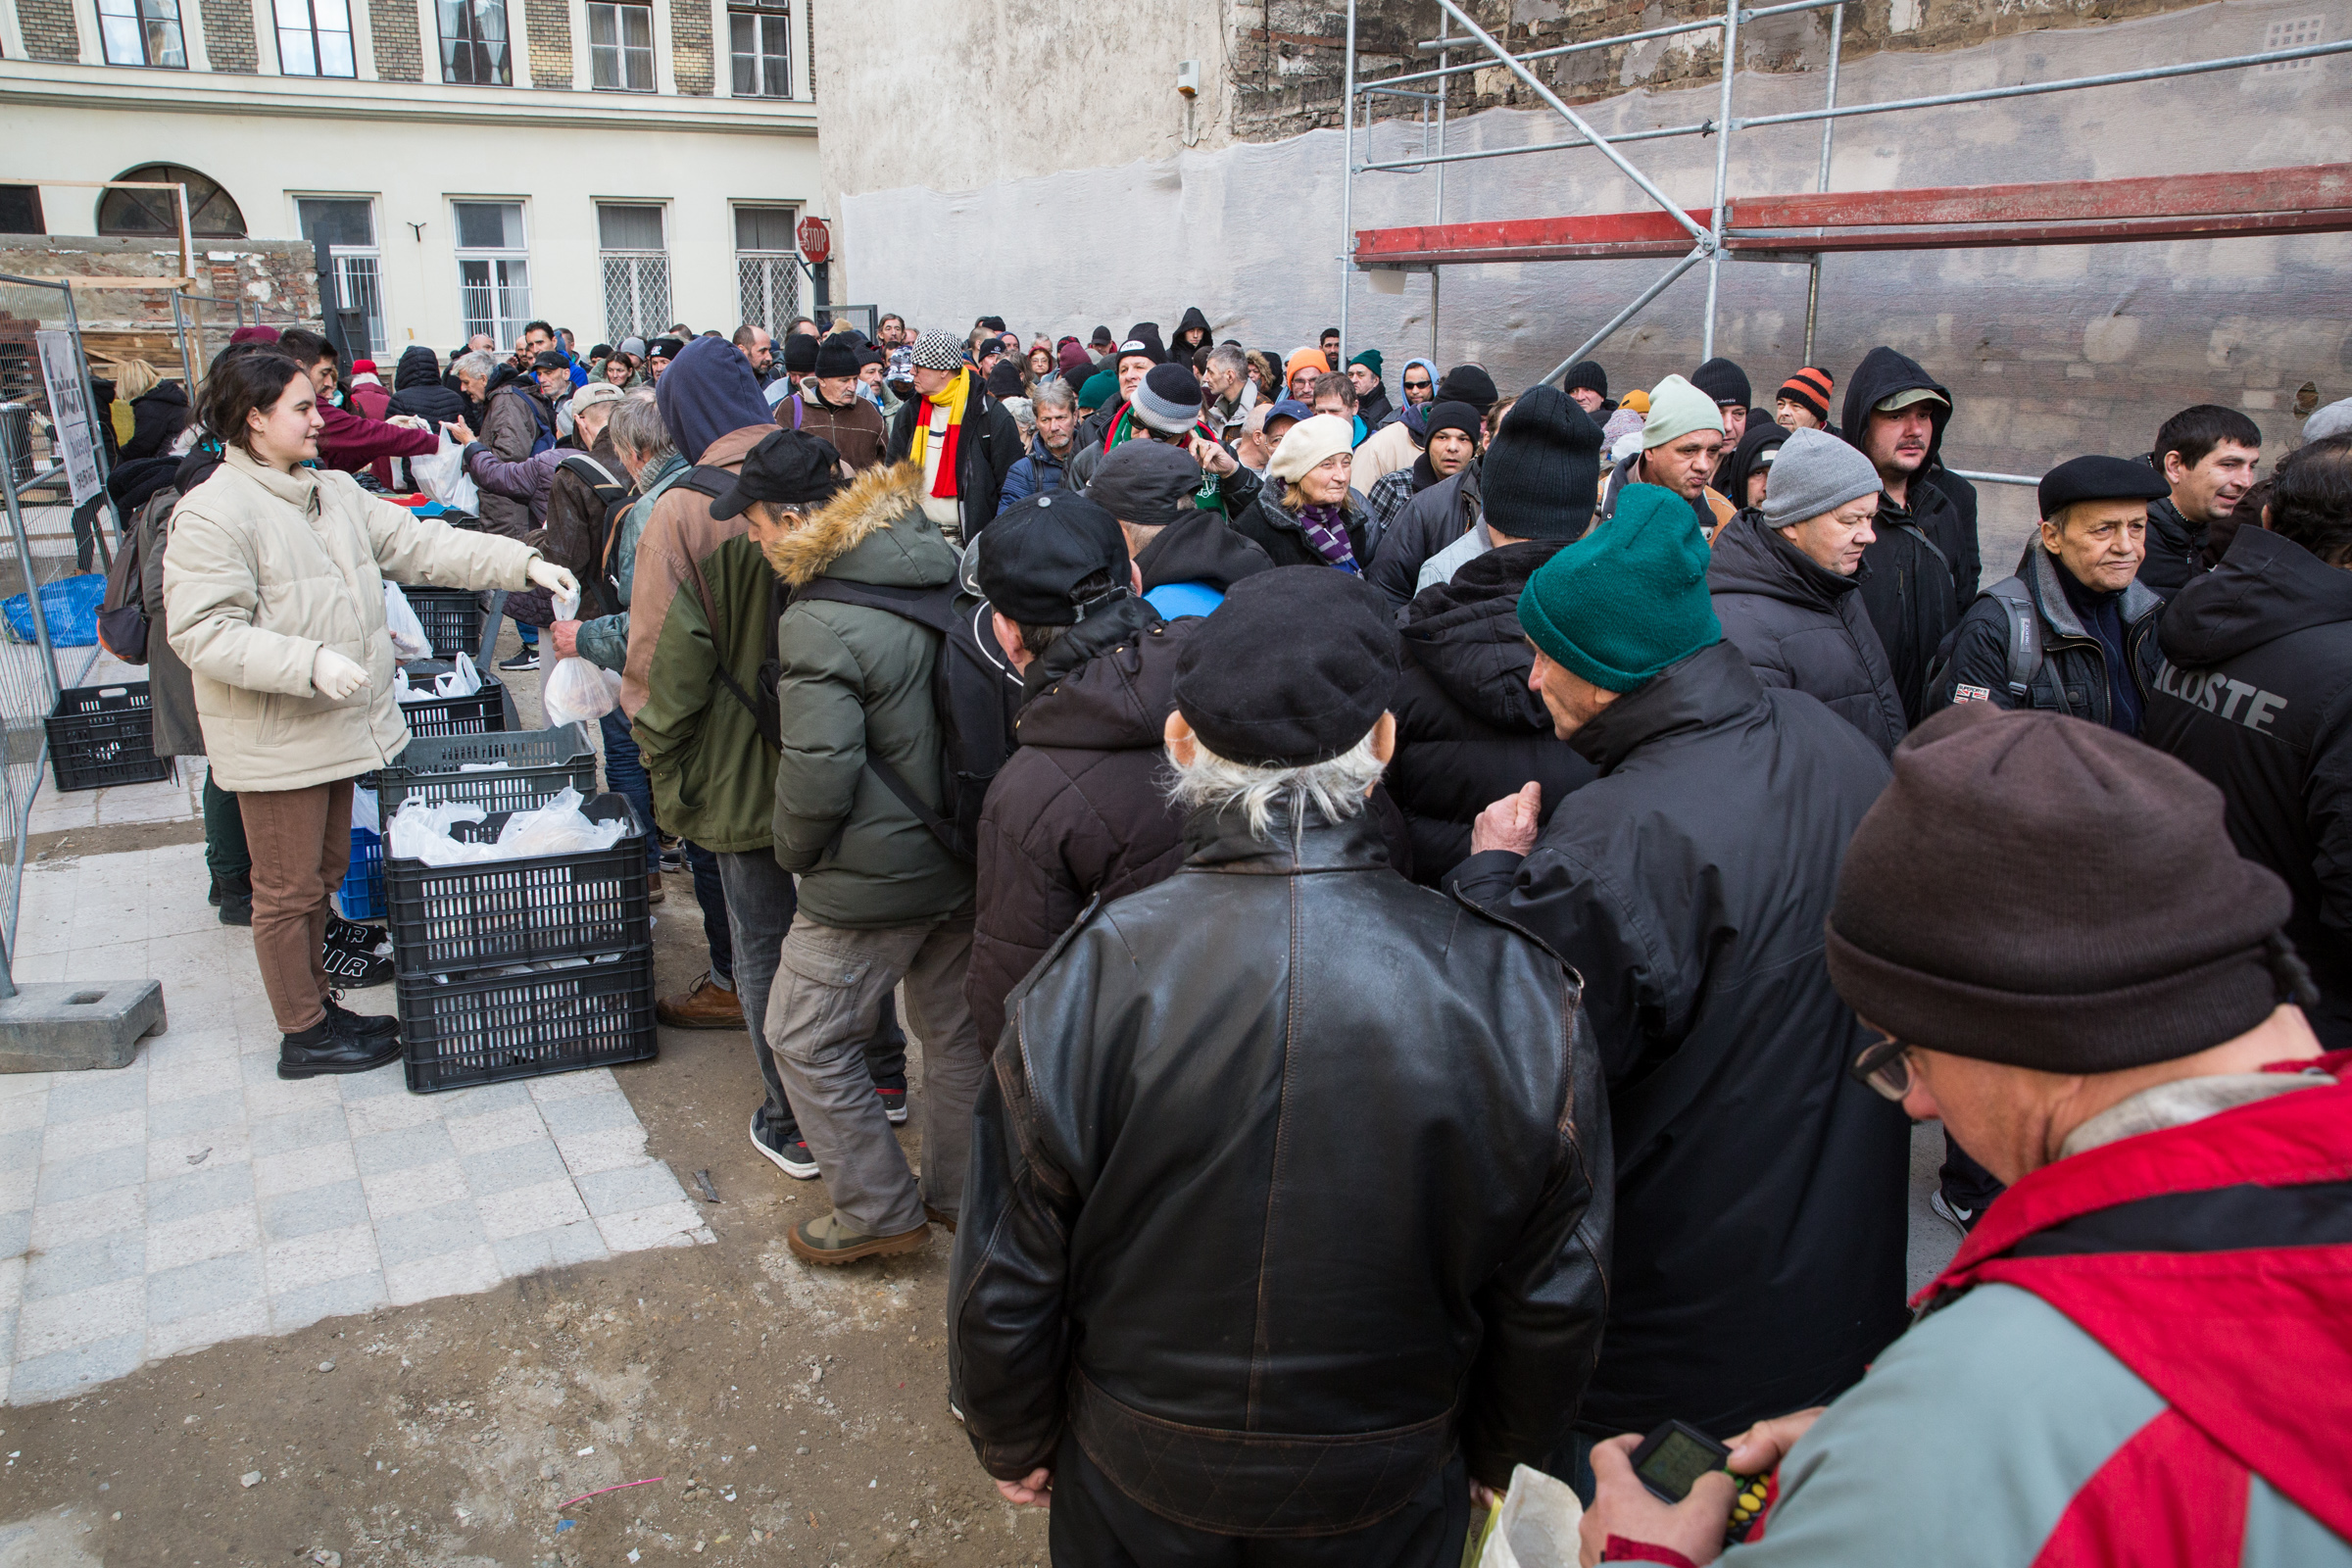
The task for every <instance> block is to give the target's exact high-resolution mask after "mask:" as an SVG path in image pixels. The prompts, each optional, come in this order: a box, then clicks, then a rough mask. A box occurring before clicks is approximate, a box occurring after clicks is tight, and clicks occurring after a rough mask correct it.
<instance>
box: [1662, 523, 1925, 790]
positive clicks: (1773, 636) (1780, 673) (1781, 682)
mask: <svg viewBox="0 0 2352 1568" xmlns="http://www.w3.org/2000/svg"><path fill="white" fill-rule="evenodd" d="M1714 549H1715V553H1714V558H1713V560H1712V561H1711V562H1710V563H1709V564H1708V566H1707V589H1708V592H1710V593H1711V594H1713V595H1714V599H1715V618H1716V619H1717V620H1720V621H1721V622H1723V634H1724V636H1725V637H1727V638H1729V639H1730V640H1731V641H1732V642H1734V643H1736V644H1737V645H1739V649H1740V653H1742V654H1744V655H1745V656H1746V657H1747V662H1748V667H1749V668H1751V669H1753V670H1754V671H1755V672H1756V679H1758V680H1760V681H1762V682H1763V683H1764V684H1765V685H1767V686H1786V687H1788V688H1789V689H1790V690H1791V691H1800V692H1803V693H1805V694H1806V695H1807V696H1810V697H1816V698H1819V699H1820V700H1821V702H1822V703H1823V704H1824V705H1825V706H1827V707H1828V709H1829V711H1831V712H1833V713H1836V714H1837V715H1838V717H1839V718H1842V719H1844V720H1845V721H1846V722H1847V723H1849V724H1851V725H1853V726H1854V728H1856V729H1858V730H1860V731H1861V732H1862V733H1863V734H1865V735H1867V736H1869V737H1870V743H1871V744H1872V745H1873V746H1876V747H1877V748H1878V749H1879V751H1880V752H1881V753H1882V754H1884V755H1886V756H1887V757H1892V756H1893V755H1894V748H1895V744H1896V743H1897V742H1898V741H1900V740H1901V739H1902V738H1903V737H1904V735H1906V734H1908V733H1909V732H1910V726H1909V725H1908V724H1906V723H1905V722H1904V720H1903V699H1902V696H1901V694H1900V693H1898V692H1897V691H1896V690H1895V689H1894V672H1893V671H1892V670H1891V669H1889V668H1888V667H1887V650H1886V649H1884V648H1882V647H1880V646H1879V633H1878V630H1877V628H1876V627H1874V626H1872V625H1871V623H1870V612H1869V611H1868V610H1866V609H1864V608H1863V605H1862V595H1861V593H1860V592H1859V591H1858V590H1859V589H1860V588H1861V586H1862V580H1863V578H1864V577H1866V576H1867V575H1868V574H1869V572H1870V563H1868V562H1867V561H1866V562H1863V563H1862V564H1861V565H1860V567H1859V569H1858V570H1856V571H1855V573H1854V575H1852V576H1851V577H1840V576H1838V573H1836V572H1834V571H1831V570H1830V569H1829V568H1828V567H1826V566H1823V565H1822V564H1820V563H1818V562H1816V561H1814V560H1813V559H1812V558H1811V557H1809V556H1807V555H1806V554H1805V553H1804V552H1803V551H1801V550H1799V549H1797V548H1796V547H1795V546H1794V545H1792V544H1790V543H1789V541H1788V540H1786V539H1784V538H1782V537H1781V535H1780V532H1779V530H1777V529H1774V528H1769V527H1766V526H1765V524H1764V518H1763V515H1762V514H1760V513H1757V512H1755V511H1754V510H1752V509H1751V510H1749V511H1745V512H1742V513H1740V515H1738V516H1736V517H1734V518H1733V519H1732V520H1731V521H1730V522H1728V523H1726V524H1724V528H1723V532H1721V533H1720V534H1717V535H1716V536H1715V547H1714Z"/></svg>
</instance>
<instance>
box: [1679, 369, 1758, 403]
mask: <svg viewBox="0 0 2352 1568" xmlns="http://www.w3.org/2000/svg"><path fill="white" fill-rule="evenodd" d="M1691 385H1692V386H1694V387H1696V388H1698V389H1699V390H1700V391H1701V392H1704V393H1705V394H1706V395H1707V401H1708V402H1710V403H1712V404H1714V405H1715V406H1716V407H1717V408H1719V409H1723V408H1732V407H1735V406H1736V407H1739V408H1742V409H1744V408H1746V407H1747V406H1748V404H1749V403H1751V402H1752V401H1754V399H1753V396H1752V395H1751V394H1750V393H1749V391H1748V389H1747V372H1746V371H1745V370H1742V369H1741V368H1740V367H1738V366H1737V365H1734V364H1733V363H1732V362H1731V361H1729V360H1726V359H1721V358H1717V359H1712V360H1709V361H1708V362H1707V363H1706V364H1704V365H1702V366H1700V367H1699V368H1697V369H1695V370H1692V371H1691Z"/></svg>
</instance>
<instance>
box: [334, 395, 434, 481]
mask: <svg viewBox="0 0 2352 1568" xmlns="http://www.w3.org/2000/svg"><path fill="white" fill-rule="evenodd" d="M319 417H320V418H321V419H324V420H325V421H326V428H325V429H323V430H321V431H319V466H320V467H322V468H340V469H342V470H343V471H344V472H345V473H356V472H358V471H359V470H360V469H362V468H365V467H366V466H368V464H369V463H371V462H373V461H374V460H375V459H377V458H421V457H424V456H426V455H428V454H430V453H434V452H438V451H440V450H441V436H440V433H439V432H438V431H434V430H411V429H408V428H406V427H405V426H402V425H397V424H386V423H384V421H383V420H381V419H369V418H365V417H362V416H360V415H357V414H353V413H351V412H350V411H348V410H346V409H338V408H335V407H334V406H333V405H331V404H326V403H321V404H319Z"/></svg>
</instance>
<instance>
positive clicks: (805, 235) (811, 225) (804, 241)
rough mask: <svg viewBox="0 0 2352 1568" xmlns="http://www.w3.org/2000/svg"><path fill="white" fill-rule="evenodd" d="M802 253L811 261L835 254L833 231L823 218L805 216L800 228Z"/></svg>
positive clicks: (818, 260)
mask: <svg viewBox="0 0 2352 1568" xmlns="http://www.w3.org/2000/svg"><path fill="white" fill-rule="evenodd" d="M798 233H799V235H800V241H801V254H802V255H803V256H805V257H807V258H808V259H809V261H811V262H821V261H823V260H825V259H826V258H827V257H829V256H831V255H832V254H833V231H832V230H831V229H829V228H827V227H826V226H825V221H824V220H823V219H821V218H804V219H802V220H801V226H800V228H799V230H798Z"/></svg>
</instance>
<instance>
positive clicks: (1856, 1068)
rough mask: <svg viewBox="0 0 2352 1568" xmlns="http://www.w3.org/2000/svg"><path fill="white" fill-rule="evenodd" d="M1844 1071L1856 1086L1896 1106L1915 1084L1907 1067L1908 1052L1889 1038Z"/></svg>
mask: <svg viewBox="0 0 2352 1568" xmlns="http://www.w3.org/2000/svg"><path fill="white" fill-rule="evenodd" d="M1846 1071H1848V1072H1850V1073H1852V1074H1853V1075H1854V1081H1855V1082H1856V1083H1859V1084H1863V1085H1866V1086H1867V1087H1869V1088H1870V1089H1871V1090H1873V1091H1874V1092H1876V1093H1878V1094H1880V1095H1883V1096H1884V1097H1886V1098H1887V1099H1888V1100H1891V1101H1894V1102H1896V1103H1900V1102H1901V1101H1902V1099H1903V1097H1904V1096H1906V1095H1908V1094H1910V1093H1911V1091H1912V1089H1913V1087H1914V1086H1916V1085H1917V1083H1918V1082H1919V1075H1918V1074H1917V1073H1916V1072H1914V1071H1913V1070H1912V1067H1911V1048H1910V1047H1909V1046H1906V1045H1904V1044H1903V1043H1902V1042H1901V1041H1900V1040H1895V1039H1891V1038H1890V1039H1887V1040H1882V1041H1880V1042H1879V1043H1878V1044H1877V1045H1875V1046H1872V1047H1870V1048H1869V1049H1868V1050H1866V1051H1864V1052H1863V1053H1862V1054H1860V1055H1859V1056H1856V1057H1855V1058H1854V1064H1853V1065H1852V1066H1851V1067H1848V1068H1847V1069H1846Z"/></svg>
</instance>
